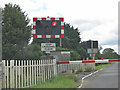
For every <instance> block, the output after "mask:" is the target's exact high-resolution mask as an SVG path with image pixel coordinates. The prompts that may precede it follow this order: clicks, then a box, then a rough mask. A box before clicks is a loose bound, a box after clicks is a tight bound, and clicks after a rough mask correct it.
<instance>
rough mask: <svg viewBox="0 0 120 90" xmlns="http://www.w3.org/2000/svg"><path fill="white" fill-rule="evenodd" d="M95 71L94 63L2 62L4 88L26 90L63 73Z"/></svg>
mask: <svg viewBox="0 0 120 90" xmlns="http://www.w3.org/2000/svg"><path fill="white" fill-rule="evenodd" d="M87 68H92V69H95V64H94V63H91V64H90V63H88V64H83V63H78V64H63V65H62V64H60V65H57V64H56V59H53V60H10V61H8V60H2V71H3V72H2V88H26V87H31V86H34V85H36V84H40V83H43V82H45V81H46V80H48V79H50V78H52V77H53V76H55V75H58V74H59V73H61V72H63V71H66V72H67V71H71V70H75V71H77V70H79V69H82V70H83V71H85V69H87Z"/></svg>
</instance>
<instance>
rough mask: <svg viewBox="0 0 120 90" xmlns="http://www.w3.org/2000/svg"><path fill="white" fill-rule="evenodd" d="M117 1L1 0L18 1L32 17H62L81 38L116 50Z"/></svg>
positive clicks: (2, 5) (4, 0)
mask: <svg viewBox="0 0 120 90" xmlns="http://www.w3.org/2000/svg"><path fill="white" fill-rule="evenodd" d="M118 1H119V0H1V1H0V6H1V7H4V5H5V4H7V3H13V4H19V5H20V7H21V8H22V9H23V11H26V14H28V16H29V18H30V20H31V23H32V18H33V17H47V16H50V17H64V21H65V22H66V23H70V24H71V25H73V26H74V27H75V28H78V29H79V31H80V33H81V35H80V37H81V39H82V41H86V40H90V39H91V40H98V42H99V45H101V46H102V48H103V49H104V48H113V49H114V50H115V51H116V52H117V53H118Z"/></svg>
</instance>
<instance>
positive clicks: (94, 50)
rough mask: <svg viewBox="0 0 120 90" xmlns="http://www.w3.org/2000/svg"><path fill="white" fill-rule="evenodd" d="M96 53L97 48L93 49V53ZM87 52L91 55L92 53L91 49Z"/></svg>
mask: <svg viewBox="0 0 120 90" xmlns="http://www.w3.org/2000/svg"><path fill="white" fill-rule="evenodd" d="M97 51H98V49H97V48H93V53H97ZM87 52H88V53H91V52H92V50H91V48H90V49H87Z"/></svg>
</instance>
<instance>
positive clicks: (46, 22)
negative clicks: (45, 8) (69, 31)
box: [32, 17, 64, 38]
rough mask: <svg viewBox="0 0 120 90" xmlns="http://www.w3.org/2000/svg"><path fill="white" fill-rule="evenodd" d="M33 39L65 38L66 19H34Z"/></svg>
mask: <svg viewBox="0 0 120 90" xmlns="http://www.w3.org/2000/svg"><path fill="white" fill-rule="evenodd" d="M32 34H33V38H64V18H62V17H60V18H54V17H51V18H50V17H47V18H45V17H43V18H37V17H34V18H33V30H32Z"/></svg>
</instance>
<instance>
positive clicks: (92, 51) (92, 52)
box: [91, 40, 93, 59]
mask: <svg viewBox="0 0 120 90" xmlns="http://www.w3.org/2000/svg"><path fill="white" fill-rule="evenodd" d="M91 57H92V59H93V41H92V40H91Z"/></svg>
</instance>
